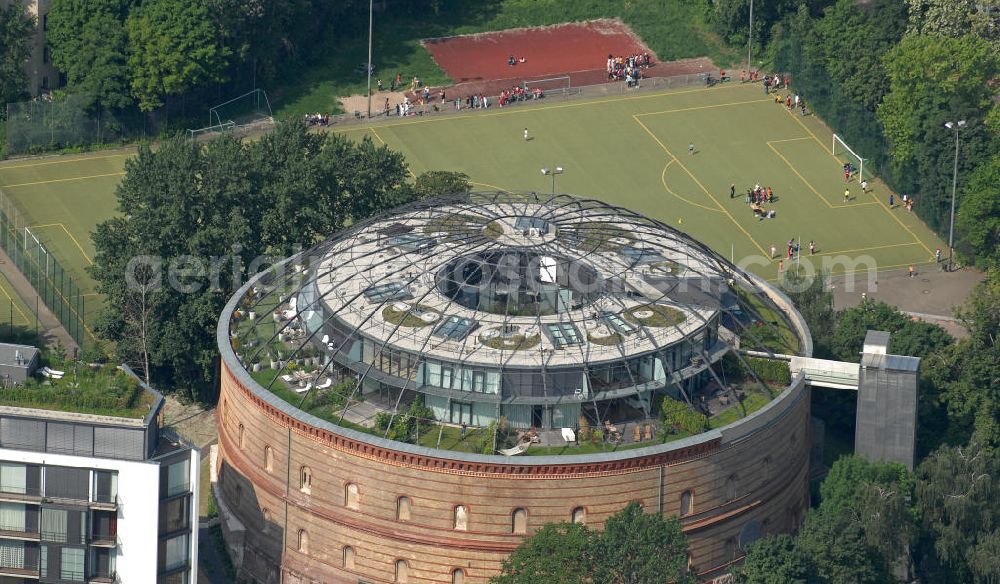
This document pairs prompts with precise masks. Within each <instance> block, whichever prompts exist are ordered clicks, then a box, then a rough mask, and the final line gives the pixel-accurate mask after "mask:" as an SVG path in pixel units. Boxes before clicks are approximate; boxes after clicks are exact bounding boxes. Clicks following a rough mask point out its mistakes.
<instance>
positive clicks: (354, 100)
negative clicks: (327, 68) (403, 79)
mask: <svg viewBox="0 0 1000 584" xmlns="http://www.w3.org/2000/svg"><path fill="white" fill-rule="evenodd" d="M405 97H406V93H404V92H402V91H378V92H376V93H375V94H373V95H372V116H376V115H378V114H381V113H383V112H384V111H385V100H387V99H388V100H389V111H390V112H391V113H392V114H395V110H396V104H400V103H403V99H404V98H405ZM339 101H340V105H341V107H343V108H344V112H345V113H347V114H351V113H353V112H361V113H362V114H365V113H366V112H367V111H368V98H367V97H365V96H364V95H352V96H350V97H341V98H339Z"/></svg>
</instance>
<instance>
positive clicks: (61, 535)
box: [41, 530, 87, 545]
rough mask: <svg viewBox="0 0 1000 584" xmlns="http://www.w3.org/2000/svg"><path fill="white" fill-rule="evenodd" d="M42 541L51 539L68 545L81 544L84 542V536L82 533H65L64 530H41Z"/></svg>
mask: <svg viewBox="0 0 1000 584" xmlns="http://www.w3.org/2000/svg"><path fill="white" fill-rule="evenodd" d="M41 536H42V541H51V542H54V543H66V544H70V545H83V544H85V543H87V542H86V538H85V537H84V536H83V534H82V533H66V532H64V531H45V530H42V532H41Z"/></svg>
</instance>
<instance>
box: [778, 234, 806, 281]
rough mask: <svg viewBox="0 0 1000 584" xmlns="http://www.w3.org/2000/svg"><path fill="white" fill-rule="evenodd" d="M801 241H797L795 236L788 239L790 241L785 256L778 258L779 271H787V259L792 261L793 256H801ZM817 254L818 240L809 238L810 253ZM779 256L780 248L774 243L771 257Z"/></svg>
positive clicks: (786, 246)
mask: <svg viewBox="0 0 1000 584" xmlns="http://www.w3.org/2000/svg"><path fill="white" fill-rule="evenodd" d="M801 243H802V242H801V241H796V239H795V238H794V237H793V238H791V239H789V240H788V243H787V244H786V245H785V258H784V259H781V260H778V272H779V273H781V272H784V271H785V259H787V260H789V261H791V260H792V258H793V257H796V258H797V257H799V254H800V252H801ZM815 254H816V242H815V241H812V240H809V255H815ZM777 257H778V248H777V246H775V245H774V244H773V243H772V244H771V259H772V260H773V259H775V258H777Z"/></svg>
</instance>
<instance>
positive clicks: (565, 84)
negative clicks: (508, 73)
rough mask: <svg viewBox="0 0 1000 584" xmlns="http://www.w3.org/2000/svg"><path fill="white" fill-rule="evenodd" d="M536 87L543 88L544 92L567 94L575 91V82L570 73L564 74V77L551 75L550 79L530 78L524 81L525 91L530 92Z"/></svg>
mask: <svg viewBox="0 0 1000 584" xmlns="http://www.w3.org/2000/svg"><path fill="white" fill-rule="evenodd" d="M536 88H537V89H541V90H542V93H544V94H550V95H555V94H562V95H566V94H569V93H572V92H573V82H572V80H571V79H570V78H569V75H564V76H562V77H550V78H548V79H530V80H526V81H525V82H524V90H525V91H527V92H529V93H530V92H533V91H534V90H535V89H536Z"/></svg>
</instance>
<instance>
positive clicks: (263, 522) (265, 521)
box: [260, 507, 274, 533]
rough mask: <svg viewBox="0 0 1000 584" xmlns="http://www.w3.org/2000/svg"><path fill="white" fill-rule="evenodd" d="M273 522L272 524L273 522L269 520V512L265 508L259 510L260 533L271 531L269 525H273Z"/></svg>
mask: <svg viewBox="0 0 1000 584" xmlns="http://www.w3.org/2000/svg"><path fill="white" fill-rule="evenodd" d="M273 522H274V520H273V519H272V518H271V510H270V509H268V508H267V507H264V508H263V509H261V510H260V530H261V531H262V532H264V533H267V532H268V531H270V530H271V523H273Z"/></svg>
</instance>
